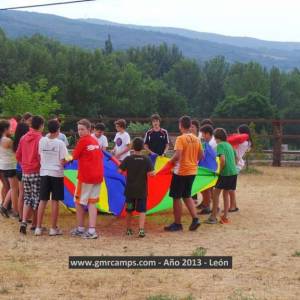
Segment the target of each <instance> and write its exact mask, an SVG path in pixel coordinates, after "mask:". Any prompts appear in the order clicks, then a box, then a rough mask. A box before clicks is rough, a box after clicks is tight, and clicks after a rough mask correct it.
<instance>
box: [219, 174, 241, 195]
mask: <svg viewBox="0 0 300 300" xmlns="http://www.w3.org/2000/svg"><path fill="white" fill-rule="evenodd" d="M236 183H237V175H232V176H220V177H219V179H218V181H217V183H216V186H215V188H216V189H219V190H226V191H235V190H236Z"/></svg>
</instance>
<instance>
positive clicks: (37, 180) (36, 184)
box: [22, 173, 41, 210]
mask: <svg viewBox="0 0 300 300" xmlns="http://www.w3.org/2000/svg"><path fill="white" fill-rule="evenodd" d="M22 181H23V184H24V204H25V205H27V206H30V207H31V208H32V209H33V210H36V209H37V208H38V206H39V203H40V187H41V177H40V174H39V173H33V174H23V176H22Z"/></svg>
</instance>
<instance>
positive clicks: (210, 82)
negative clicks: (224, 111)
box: [198, 56, 229, 116]
mask: <svg viewBox="0 0 300 300" xmlns="http://www.w3.org/2000/svg"><path fill="white" fill-rule="evenodd" d="M228 68H229V64H228V63H227V62H226V61H225V58H224V57H222V56H220V57H216V58H214V59H211V60H210V61H208V62H206V63H205V64H204V67H203V78H202V81H201V88H200V92H199V95H198V98H199V101H200V102H203V104H204V105H203V106H202V107H201V115H202V116H205V115H206V116H210V115H211V114H212V112H213V111H214V109H215V108H216V106H217V105H218V103H219V102H221V101H223V100H224V98H225V90H224V85H225V80H226V77H227V73H228ZM200 99H201V100H200Z"/></svg>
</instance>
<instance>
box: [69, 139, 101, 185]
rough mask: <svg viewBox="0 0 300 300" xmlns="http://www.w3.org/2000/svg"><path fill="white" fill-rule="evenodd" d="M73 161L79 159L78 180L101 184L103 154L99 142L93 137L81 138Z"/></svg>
mask: <svg viewBox="0 0 300 300" xmlns="http://www.w3.org/2000/svg"><path fill="white" fill-rule="evenodd" d="M73 159H78V177H77V178H78V180H79V181H80V182H82V183H88V184H99V183H101V182H102V181H103V153H102V151H101V149H100V146H99V144H98V142H97V141H96V140H95V139H94V138H93V137H92V136H91V135H86V136H83V137H81V138H80V140H79V142H78V143H77V145H76V147H75V149H74V152H73Z"/></svg>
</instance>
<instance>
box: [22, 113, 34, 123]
mask: <svg viewBox="0 0 300 300" xmlns="http://www.w3.org/2000/svg"><path fill="white" fill-rule="evenodd" d="M32 117H33V115H32V114H31V113H30V112H26V113H25V114H24V115H23V117H22V120H23V122H26V121H27V120H29V119H30V118H32Z"/></svg>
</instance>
